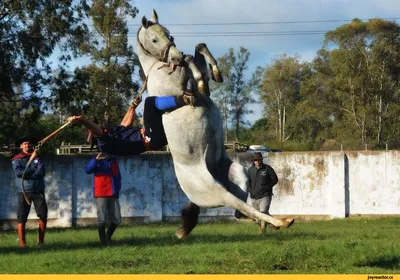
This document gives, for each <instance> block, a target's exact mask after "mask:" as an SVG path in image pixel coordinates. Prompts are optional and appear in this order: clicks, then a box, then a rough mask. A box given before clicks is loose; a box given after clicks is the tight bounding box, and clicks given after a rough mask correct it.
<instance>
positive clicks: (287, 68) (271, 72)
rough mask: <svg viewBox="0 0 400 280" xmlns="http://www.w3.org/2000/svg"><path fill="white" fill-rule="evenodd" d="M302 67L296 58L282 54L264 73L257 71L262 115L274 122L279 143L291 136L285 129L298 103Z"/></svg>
mask: <svg viewBox="0 0 400 280" xmlns="http://www.w3.org/2000/svg"><path fill="white" fill-rule="evenodd" d="M303 67H304V65H303V64H301V63H300V62H299V60H298V58H297V57H289V56H287V55H286V54H283V55H281V56H280V57H278V58H276V59H274V60H273V62H272V64H271V65H269V66H267V67H266V68H265V69H264V71H258V72H259V74H258V76H260V75H261V77H259V78H258V79H260V84H259V88H258V91H259V94H260V98H261V100H262V101H263V104H264V113H265V114H266V115H267V116H268V119H269V120H270V121H271V122H275V125H274V127H275V131H276V138H277V139H278V141H279V142H281V143H282V142H284V141H286V140H288V139H289V137H290V136H291V134H292V131H291V132H289V133H287V131H286V128H287V122H288V119H289V117H290V116H291V114H293V111H294V108H295V105H296V103H297V102H299V101H300V82H301V80H302V68H303Z"/></svg>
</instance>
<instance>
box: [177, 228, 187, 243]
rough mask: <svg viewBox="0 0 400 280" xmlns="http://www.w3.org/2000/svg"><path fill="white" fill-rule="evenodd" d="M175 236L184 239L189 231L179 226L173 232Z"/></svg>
mask: <svg viewBox="0 0 400 280" xmlns="http://www.w3.org/2000/svg"><path fill="white" fill-rule="evenodd" d="M175 235H176V237H178V239H181V240H182V239H184V238H185V237H187V236H188V235H189V233H188V232H187V231H186V230H184V229H183V228H179V229H178V230H177V231H176V233H175Z"/></svg>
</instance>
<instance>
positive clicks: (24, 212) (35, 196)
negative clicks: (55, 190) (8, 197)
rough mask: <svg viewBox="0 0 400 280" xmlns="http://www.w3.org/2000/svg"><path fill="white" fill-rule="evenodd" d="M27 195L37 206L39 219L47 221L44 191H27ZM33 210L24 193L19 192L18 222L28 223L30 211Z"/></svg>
mask: <svg viewBox="0 0 400 280" xmlns="http://www.w3.org/2000/svg"><path fill="white" fill-rule="evenodd" d="M25 194H26V196H27V197H28V198H29V199H30V201H31V202H32V203H33V205H34V206H35V211H36V214H37V216H38V217H39V219H40V220H41V221H43V222H45V221H47V212H48V210H47V203H46V198H45V196H44V193H25ZM30 210H31V205H29V204H28V203H26V201H25V198H24V195H23V194H22V192H19V193H18V209H17V217H18V223H26V221H27V220H28V216H29V212H30Z"/></svg>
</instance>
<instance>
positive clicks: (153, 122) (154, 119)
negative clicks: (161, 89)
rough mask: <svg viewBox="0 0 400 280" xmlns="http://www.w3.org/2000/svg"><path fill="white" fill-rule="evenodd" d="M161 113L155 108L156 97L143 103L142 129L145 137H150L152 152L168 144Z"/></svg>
mask: <svg viewBox="0 0 400 280" xmlns="http://www.w3.org/2000/svg"><path fill="white" fill-rule="evenodd" d="M162 115H163V112H162V111H160V110H158V109H157V107H156V96H149V97H147V98H146V100H145V101H144V112H143V118H144V127H145V129H146V136H148V137H150V145H151V147H152V148H153V149H154V150H156V151H157V150H160V149H161V148H163V147H164V146H165V145H167V144H168V141H167V137H166V136H165V131H164V126H163V123H162Z"/></svg>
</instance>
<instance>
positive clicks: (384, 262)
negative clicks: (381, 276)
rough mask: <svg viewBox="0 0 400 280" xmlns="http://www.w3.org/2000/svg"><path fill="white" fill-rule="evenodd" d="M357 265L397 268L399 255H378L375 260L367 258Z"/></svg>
mask: <svg viewBox="0 0 400 280" xmlns="http://www.w3.org/2000/svg"><path fill="white" fill-rule="evenodd" d="M356 266H357V267H366V266H367V267H380V268H386V269H393V270H399V269H400V257H383V256H381V257H379V258H377V259H376V260H368V261H366V262H362V263H358V264H356Z"/></svg>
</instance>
